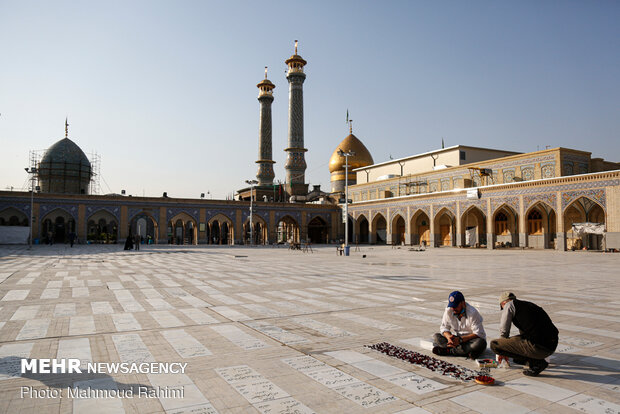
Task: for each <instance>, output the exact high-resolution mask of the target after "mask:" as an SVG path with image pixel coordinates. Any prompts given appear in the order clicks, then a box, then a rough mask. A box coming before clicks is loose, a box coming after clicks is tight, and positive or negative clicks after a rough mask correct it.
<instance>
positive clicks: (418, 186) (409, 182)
mask: <svg viewBox="0 0 620 414" xmlns="http://www.w3.org/2000/svg"><path fill="white" fill-rule="evenodd" d="M416 178H417V177H412V176H411V174H409V175H408V176H407V177H406V178H405V177H402V176H401V177H399V179H398V196H404V195H413V194H422V193H426V192H428V180H418V179H416ZM403 180H404V181H403Z"/></svg>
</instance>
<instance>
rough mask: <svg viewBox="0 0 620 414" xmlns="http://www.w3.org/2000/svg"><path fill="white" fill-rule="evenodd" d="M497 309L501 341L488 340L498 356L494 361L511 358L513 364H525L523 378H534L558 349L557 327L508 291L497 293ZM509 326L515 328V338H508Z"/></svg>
mask: <svg viewBox="0 0 620 414" xmlns="http://www.w3.org/2000/svg"><path fill="white" fill-rule="evenodd" d="M499 306H500V308H501V309H502V315H501V319H500V324H499V335H500V336H501V338H498V339H494V340H492V341H491V349H492V350H493V352H495V353H496V354H497V355H498V361H501V360H506V361H507V360H508V357H511V358H513V361H514V362H515V363H518V364H523V365H526V366H525V367H524V368H523V374H524V375H527V376H531V377H535V376H537V375H538V374H540V373H541V372H542V371H543V370H544V369H545V368H547V366H548V365H549V364H548V363H547V361H546V360H545V358H547V357H548V356H549V355H551V354H553V353H554V352H555V349H556V347H557V346H558V328H556V327H555V325H554V324H553V322H551V318H550V317H549V315H547V312H545V311H544V309H543V308H541V307H540V306H538V305H536V304H534V303H532V302H527V301H524V300H519V299H517V297H516V296H515V294H514V293H512V292H508V291H506V292H503V293H502V294H501V296H500V297H499ZM511 324H514V325H515V326H516V327H517V328H518V329H519V333H520V334H519V335H515V336H512V337H510V327H511Z"/></svg>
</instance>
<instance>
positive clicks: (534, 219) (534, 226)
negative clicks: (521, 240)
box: [527, 210, 543, 234]
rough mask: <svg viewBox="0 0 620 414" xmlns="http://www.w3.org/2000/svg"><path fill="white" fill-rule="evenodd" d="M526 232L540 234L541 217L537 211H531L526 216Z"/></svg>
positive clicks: (541, 230) (541, 231)
mask: <svg viewBox="0 0 620 414" xmlns="http://www.w3.org/2000/svg"><path fill="white" fill-rule="evenodd" d="M527 232H528V233H529V234H542V233H543V228H542V215H541V214H540V212H539V211H538V210H532V211H531V212H530V214H528V215H527Z"/></svg>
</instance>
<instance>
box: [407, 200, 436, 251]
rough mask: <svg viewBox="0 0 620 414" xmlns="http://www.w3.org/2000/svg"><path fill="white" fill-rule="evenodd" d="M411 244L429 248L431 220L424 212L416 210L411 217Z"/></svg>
mask: <svg viewBox="0 0 620 414" xmlns="http://www.w3.org/2000/svg"><path fill="white" fill-rule="evenodd" d="M409 228H410V229H411V230H410V231H411V244H413V245H422V246H430V243H431V220H430V218H429V217H428V213H427V212H426V210H423V209H421V208H419V209H417V210H416V211H415V213H413V216H411V223H410V225H409Z"/></svg>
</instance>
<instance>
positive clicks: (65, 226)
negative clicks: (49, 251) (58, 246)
mask: <svg viewBox="0 0 620 414" xmlns="http://www.w3.org/2000/svg"><path fill="white" fill-rule="evenodd" d="M75 232H76V228H75V219H74V218H73V216H71V214H69V213H68V212H66V211H65V210H62V209H56V210H53V211H50V212H49V213H47V214H46V215H45V216H44V217H43V220H42V225H41V229H40V230H39V233H40V238H41V239H42V240H45V241H46V242H47V243H66V242H67V241H68V240H69V234H71V233H75Z"/></svg>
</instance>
